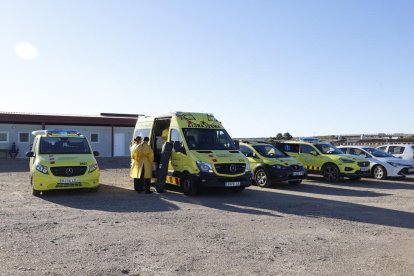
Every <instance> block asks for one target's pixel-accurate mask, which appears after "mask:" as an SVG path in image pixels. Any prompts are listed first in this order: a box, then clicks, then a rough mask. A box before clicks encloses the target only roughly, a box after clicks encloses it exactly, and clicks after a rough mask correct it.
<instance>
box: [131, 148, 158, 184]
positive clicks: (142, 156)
mask: <svg viewBox="0 0 414 276" xmlns="http://www.w3.org/2000/svg"><path fill="white" fill-rule="evenodd" d="M131 160H132V165H131V171H130V173H129V175H130V176H131V178H141V174H142V169H144V175H143V178H151V176H152V162H153V161H154V152H153V151H152V149H151V147H150V146H149V145H148V144H147V143H142V144H139V145H134V146H132V147H131Z"/></svg>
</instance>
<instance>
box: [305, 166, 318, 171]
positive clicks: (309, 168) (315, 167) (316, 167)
mask: <svg viewBox="0 0 414 276" xmlns="http://www.w3.org/2000/svg"><path fill="white" fill-rule="evenodd" d="M306 169H307V170H311V171H320V170H321V167H318V166H306Z"/></svg>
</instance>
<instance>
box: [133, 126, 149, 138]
mask: <svg viewBox="0 0 414 276" xmlns="http://www.w3.org/2000/svg"><path fill="white" fill-rule="evenodd" d="M137 136H141V138H142V139H144V138H145V137H150V129H149V128H137V130H136V131H135V136H134V138H135V137H137Z"/></svg>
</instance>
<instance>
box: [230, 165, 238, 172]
mask: <svg viewBox="0 0 414 276" xmlns="http://www.w3.org/2000/svg"><path fill="white" fill-rule="evenodd" d="M236 170H237V167H236V165H230V171H231V172H232V173H234V172H236Z"/></svg>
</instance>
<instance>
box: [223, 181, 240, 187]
mask: <svg viewBox="0 0 414 276" xmlns="http://www.w3.org/2000/svg"><path fill="white" fill-rule="evenodd" d="M224 186H225V187H239V186H240V182H226V183H224Z"/></svg>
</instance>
